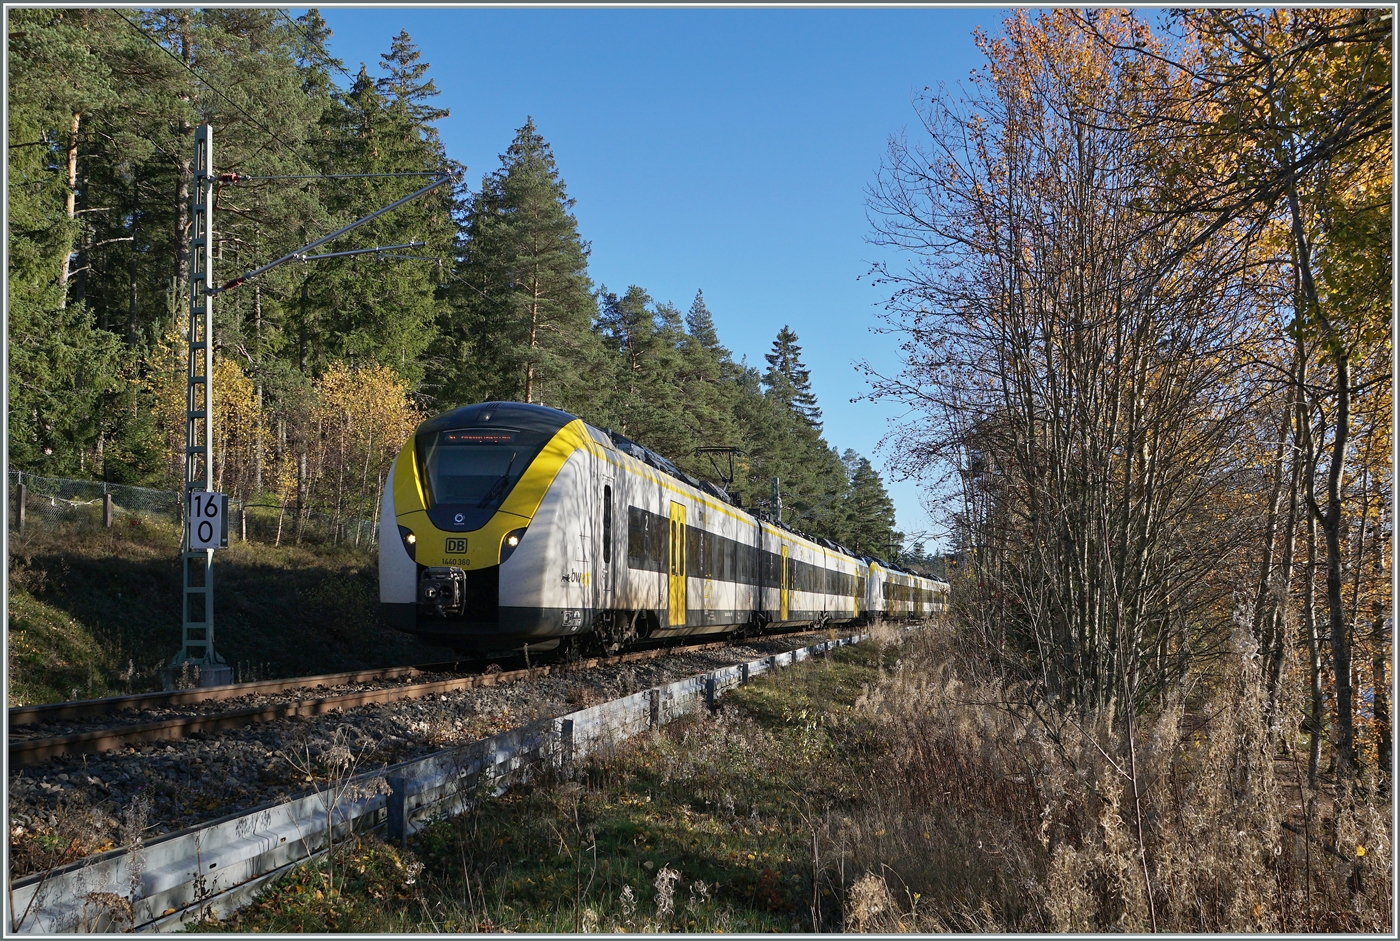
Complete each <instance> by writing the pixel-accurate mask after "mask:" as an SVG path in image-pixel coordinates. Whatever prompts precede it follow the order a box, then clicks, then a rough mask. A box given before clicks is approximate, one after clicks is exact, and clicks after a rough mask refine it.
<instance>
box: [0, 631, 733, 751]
mask: <svg viewBox="0 0 1400 941" xmlns="http://www.w3.org/2000/svg"><path fill="white" fill-rule="evenodd" d="M731 643H732V641H715V642H711V643H706V644H695V645H692V646H686V647H658V648H654V649H651V650H640V651H634V652H632V653H626V654H622V655H621V656H617V657H596V658H592V659H589V660H579V661H576V662H574V663H569V664H543V665H541V666H537V667H528V668H526V669H523V670H506V671H502V672H500V673H474V674H471V675H469V676H460V677H454V678H452V679H449V680H434V681H432V682H428V683H415V684H413V685H410V686H389V687H382V688H380V689H369V690H356V691H355V692H352V693H339V694H336V695H333V696H322V697H317V698H314V699H303V700H298V701H296V702H284V703H275V704H270V705H262V706H250V707H247V708H244V709H235V710H231V711H229V712H220V713H212V714H208V715H198V716H181V717H178V718H174V719H160V720H155V721H151V722H141V723H135V724H131V725H123V726H119V727H116V728H103V729H92V730H88V731H85V732H71V733H68V734H66V735H55V736H48V737H44V738H31V739H20V740H16V741H11V742H10V743H9V758H10V767H12V768H24V767H31V766H33V765H37V764H40V763H42V762H44V761H47V760H48V759H50V758H57V757H59V756H61V755H71V754H80V753H94V752H102V751H109V750H112V749H116V748H121V747H124V746H126V745H131V744H135V743H140V742H157V741H173V740H177V739H182V738H185V737H186V736H188V735H193V734H196V733H199V732H215V731H221V730H224V729H232V728H238V727H240V726H244V725H251V724H253V723H255V722H269V721H273V720H276V719H288V718H293V717H297V716H315V715H322V714H324V713H327V712H333V711H335V710H337V709H353V708H356V707H358V706H364V705H369V704H371V703H387V702H399V701H402V700H408V699H421V698H423V697H426V696H436V695H439V694H442V693H448V692H456V691H458V690H463V689H471V688H473V687H478V686H498V685H502V684H506V683H513V682H516V681H517V680H523V679H529V678H531V677H535V676H548V675H550V674H551V673H553V672H556V671H557V670H559V668H560V667H561V666H562V667H565V668H567V669H568V670H577V669H581V668H589V667H594V666H598V665H599V664H603V663H630V662H634V661H638V660H650V659H653V658H655V657H661V656H666V655H669V654H676V653H686V652H694V651H699V650H713V649H716V648H719V647H726V646H729V645H730V644H731ZM397 669H398V670H399V671H402V672H401V673H400V674H399V675H410V673H409V671H414V670H421V668H419V667H400V668H397ZM385 672H386V671H362V672H361V673H360V674H329V675H327V676H322V677H304V678H302V679H300V680H281V681H275V682H280V683H282V684H284V685H283V686H282V687H281V688H282V689H295V688H297V687H299V686H306V685H307V683H308V681H309V680H320V681H322V682H324V681H325V680H327V679H335V678H343V677H348V676H363V675H365V674H370V676H371V678H374V677H383V675H384V673H385ZM363 681H364V680H361V682H363ZM252 685H258V684H233V685H232V686H228V687H209V688H208V689H204V690H181V691H180V693H185V694H190V693H209V692H214V691H217V692H220V693H225V694H226V695H223V696H219V697H213V696H210V697H207V698H210V699H213V698H231V697H234V696H237V695H247V693H248V690H247V687H248V686H252ZM239 686H242V687H244V689H243V690H242V691H241V692H235V690H237V689H238V687H239ZM263 691H264V692H267V691H275V690H268V689H264V690H263ZM146 695H147V696H152V697H160V696H163V695H166V696H168V695H170V694H161V693H150V694H146ZM113 698H114V699H118V700H120V699H128V700H129V699H137V698H141V697H113ZM108 701H110V700H108ZM186 701H187V702H197V701H199V699H197V698H195V699H189V700H186ZM101 702H104V700H90V701H89V704H91V703H101ZM81 705H85V704H84V703H56V704H55V706H57V707H62V706H81ZM22 708H27V709H41V708H44V707H41V706H36V707H22Z"/></svg>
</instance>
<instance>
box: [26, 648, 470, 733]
mask: <svg viewBox="0 0 1400 941" xmlns="http://www.w3.org/2000/svg"><path fill="white" fill-rule="evenodd" d="M462 662H463V661H460V660H458V661H452V660H449V661H446V662H443V663H421V664H416V665H413V666H406V667H379V668H376V669H371V670H351V671H349V672H346V673H323V674H321V675H319V676H300V677H292V678H290V679H281V680H255V681H252V682H249V683H229V684H227V685H224V686H204V687H197V688H194V689H177V690H168V691H166V692H155V693H133V694H131V695H129V696H108V697H106V698H103V699H79V700H75V701H73V702H55V703H45V704H43V705H38V706H11V707H10V710H9V716H10V727H11V728H15V727H16V726H22V725H37V724H40V723H45V722H55V721H61V720H65V719H90V718H93V717H95V716H105V715H111V714H112V713H114V712H121V711H122V710H123V709H155V708H159V707H161V706H187V705H189V704H190V703H196V702H205V701H210V700H218V699H237V698H239V697H240V696H248V695H252V694H257V693H280V692H282V691H284V690H288V689H297V688H299V687H302V686H307V687H315V686H340V685H343V684H345V683H369V682H372V681H374V680H394V679H400V678H403V677H410V678H411V677H414V676H421V675H422V674H424V673H445V672H452V671H455V670H458V669H460V668H461V663H462Z"/></svg>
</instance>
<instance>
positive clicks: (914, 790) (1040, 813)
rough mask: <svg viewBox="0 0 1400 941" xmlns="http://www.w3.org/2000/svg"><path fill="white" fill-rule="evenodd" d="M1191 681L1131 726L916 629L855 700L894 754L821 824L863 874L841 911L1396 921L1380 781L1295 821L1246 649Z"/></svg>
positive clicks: (951, 919)
mask: <svg viewBox="0 0 1400 941" xmlns="http://www.w3.org/2000/svg"><path fill="white" fill-rule="evenodd" d="M969 676H973V677H978V678H977V679H973V680H968V679H966V677H969ZM1198 698H1199V699H1200V701H1193V702H1192V703H1191V706H1190V709H1189V710H1188V709H1187V708H1186V706H1185V705H1184V704H1183V703H1182V702H1167V703H1164V704H1162V705H1161V706H1160V707H1159V709H1158V710H1157V711H1156V712H1155V713H1154V714H1152V715H1147V716H1141V717H1138V718H1137V721H1136V723H1135V729H1134V735H1133V738H1132V741H1131V743H1130V741H1129V736H1128V734H1127V731H1126V730H1127V723H1126V722H1124V721H1122V720H1121V717H1117V716H1115V715H1113V714H1112V712H1111V710H1109V711H1105V712H1102V713H1100V714H1097V715H1092V716H1089V717H1080V716H1076V715H1072V714H1070V713H1067V712H1063V711H1058V710H1056V709H1054V708H1053V707H1050V706H1048V705H1046V704H1045V703H1038V702H1033V701H1028V699H1029V697H1028V696H1027V695H1026V694H1025V693H1024V692H1023V691H1021V690H1017V689H1010V688H1007V686H1006V685H1005V684H1003V683H1001V682H999V681H998V680H997V679H996V678H995V677H994V676H988V675H987V673H986V671H982V670H979V669H978V665H977V664H975V663H971V662H968V661H966V660H964V659H962V657H961V655H960V651H959V649H958V647H957V646H956V644H955V638H954V636H953V633H952V631H951V629H949V628H947V627H946V626H944V627H938V628H935V629H934V630H932V631H930V632H927V633H923V634H919V635H915V636H914V637H913V638H912V639H910V640H909V641H908V642H907V643H905V644H904V646H903V648H902V651H901V659H900V662H899V665H898V666H897V668H896V670H895V671H894V672H893V673H892V674H890V675H889V676H887V677H885V678H884V680H883V681H882V682H881V683H879V684H877V685H876V686H875V687H873V688H872V689H871V690H870V691H869V692H868V693H867V694H866V695H865V696H863V697H862V698H861V699H860V701H859V702H858V703H857V707H856V711H857V713H858V714H859V713H863V714H864V715H866V716H868V717H869V718H870V719H872V720H873V722H874V729H875V731H874V735H875V737H876V738H877V739H878V740H879V742H880V743H881V745H882V747H883V748H884V749H885V750H886V753H885V760H884V761H882V762H879V763H877V764H876V765H875V766H874V767H875V768H876V769H877V773H875V774H874V775H872V776H871V777H870V778H869V779H868V781H867V784H866V786H865V793H864V794H863V795H862V799H861V800H859V801H856V802H855V804H854V806H855V807H857V808H858V809H857V811H856V812H855V813H854V814H853V815H852V816H850V817H848V818H844V819H842V820H840V821H838V822H837V825H836V826H834V827H832V828H831V832H830V833H829V836H828V838H829V839H831V841H832V842H833V846H834V849H836V850H837V851H838V852H840V853H841V854H842V857H843V861H844V865H845V867H846V868H847V871H848V872H850V873H852V874H858V875H859V878H851V879H849V880H848V882H849V884H848V886H847V890H846V900H847V901H846V913H845V915H846V919H847V923H848V926H849V927H850V928H853V929H855V930H880V931H897V930H917V931H942V930H949V929H951V930H962V931H1056V932H1085V931H1095V932H1097V931H1132V932H1145V931H1151V930H1153V929H1154V928H1155V929H1156V930H1162V931H1180V932H1199V931H1229V932H1244V931H1259V932H1268V933H1274V932H1317V931H1347V932H1354V931H1375V932H1383V933H1385V932H1389V931H1390V929H1391V923H1390V908H1391V871H1392V868H1391V867H1392V857H1391V835H1390V818H1389V813H1388V805H1387V804H1386V803H1385V801H1384V800H1383V799H1381V798H1379V797H1377V796H1376V794H1375V788H1374V787H1369V788H1368V787H1366V786H1364V785H1363V786H1362V787H1359V788H1357V789H1355V790H1354V791H1353V792H1351V793H1350V794H1349V795H1348V796H1345V797H1341V798H1338V799H1336V800H1335V801H1334V802H1331V804H1330V806H1331V807H1332V808H1333V810H1332V813H1331V814H1330V815H1329V814H1327V813H1326V808H1328V806H1329V802H1328V801H1326V800H1325V799H1324V800H1323V801H1321V803H1320V804H1319V805H1318V806H1320V807H1322V808H1323V810H1321V811H1317V812H1315V813H1314V816H1313V817H1312V818H1311V819H1310V820H1309V821H1307V822H1306V826H1304V827H1302V828H1301V829H1303V830H1304V833H1303V834H1301V835H1300V834H1295V833H1294V832H1292V831H1291V830H1289V829H1287V828H1285V826H1284V821H1285V817H1286V811H1287V806H1286V801H1285V796H1284V793H1283V788H1282V787H1281V783H1280V782H1279V781H1278V780H1276V777H1275V767H1276V755H1275V745H1274V744H1273V742H1272V741H1271V739H1270V738H1269V737H1268V736H1267V734H1266V729H1265V723H1264V717H1263V703H1264V696H1263V692H1262V687H1261V681H1260V677H1259V675H1258V671H1257V668H1256V666H1255V664H1254V662H1253V661H1252V660H1251V659H1250V658H1249V657H1247V656H1244V655H1241V656H1239V657H1237V658H1236V659H1235V660H1234V662H1233V663H1232V664H1231V666H1230V669H1228V670H1227V671H1226V675H1225V677H1224V679H1223V680H1218V681H1217V682H1216V684H1215V687H1214V689H1213V690H1212V691H1211V692H1210V693H1209V694H1208V695H1206V696H1205V697H1198ZM1130 745H1131V746H1132V747H1130ZM1135 793H1136V795H1137V796H1136V799H1135V798H1134V794H1135ZM1310 796H1313V797H1317V796H1319V795H1310ZM1322 796H1323V797H1325V795H1322ZM1309 838H1310V839H1309ZM876 883H878V885H876Z"/></svg>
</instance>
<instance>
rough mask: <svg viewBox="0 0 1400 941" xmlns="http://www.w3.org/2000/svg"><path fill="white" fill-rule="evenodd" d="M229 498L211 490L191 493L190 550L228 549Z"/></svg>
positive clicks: (192, 491)
mask: <svg viewBox="0 0 1400 941" xmlns="http://www.w3.org/2000/svg"><path fill="white" fill-rule="evenodd" d="M227 509H228V496H227V495H225V494H222V493H214V492H213V491H211V490H191V491H190V515H189V521H190V527H189V535H190V548H191V549H225V548H227V547H228V513H227V512H226V510H227Z"/></svg>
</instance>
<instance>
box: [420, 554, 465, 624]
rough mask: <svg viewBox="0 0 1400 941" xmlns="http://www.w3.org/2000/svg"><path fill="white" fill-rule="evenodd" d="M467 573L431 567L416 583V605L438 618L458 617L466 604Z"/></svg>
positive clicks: (455, 569) (441, 566)
mask: <svg viewBox="0 0 1400 941" xmlns="http://www.w3.org/2000/svg"><path fill="white" fill-rule="evenodd" d="M466 597H467V573H466V572H464V571H462V570H461V569H459V568H455V567H453V566H448V565H431V566H429V567H428V568H427V569H426V570H425V571H424V572H423V577H422V578H421V579H419V581H418V603H419V604H420V605H424V606H426V607H430V608H432V609H434V610H435V611H436V613H437V615H438V617H444V618H445V617H450V616H454V615H460V614H461V613H462V610H463V607H464V605H465V603H466Z"/></svg>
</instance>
